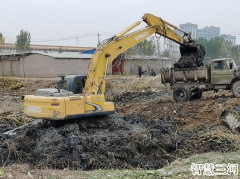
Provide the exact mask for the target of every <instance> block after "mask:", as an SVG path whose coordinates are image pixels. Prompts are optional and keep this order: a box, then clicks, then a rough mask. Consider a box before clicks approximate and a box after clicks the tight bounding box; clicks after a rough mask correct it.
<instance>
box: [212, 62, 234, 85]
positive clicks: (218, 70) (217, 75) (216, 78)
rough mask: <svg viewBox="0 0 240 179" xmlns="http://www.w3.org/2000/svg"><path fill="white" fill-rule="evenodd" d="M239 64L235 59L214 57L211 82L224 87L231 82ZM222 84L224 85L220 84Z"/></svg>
mask: <svg viewBox="0 0 240 179" xmlns="http://www.w3.org/2000/svg"><path fill="white" fill-rule="evenodd" d="M236 69H237V66H236V64H235V62H234V60H233V59H231V58H224V59H213V60H212V61H211V82H212V84H213V85H216V86H215V87H216V88H217V89H218V87H219V88H224V87H226V85H229V84H231V82H232V79H233V78H234V70H236ZM219 85H222V86H219Z"/></svg>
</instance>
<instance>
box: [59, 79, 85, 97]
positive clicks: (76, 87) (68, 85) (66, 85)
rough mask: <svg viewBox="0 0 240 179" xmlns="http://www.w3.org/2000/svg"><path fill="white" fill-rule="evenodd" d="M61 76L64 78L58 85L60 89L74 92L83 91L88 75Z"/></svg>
mask: <svg viewBox="0 0 240 179" xmlns="http://www.w3.org/2000/svg"><path fill="white" fill-rule="evenodd" d="M61 77H62V79H61V80H60V81H59V82H58V87H59V88H60V89H64V90H67V91H71V92H73V94H82V93H83V89H84V87H85V82H86V80H87V76H79V75H68V76H61Z"/></svg>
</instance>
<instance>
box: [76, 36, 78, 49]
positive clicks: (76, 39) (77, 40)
mask: <svg viewBox="0 0 240 179" xmlns="http://www.w3.org/2000/svg"><path fill="white" fill-rule="evenodd" d="M76 41H77V47H78V37H76Z"/></svg>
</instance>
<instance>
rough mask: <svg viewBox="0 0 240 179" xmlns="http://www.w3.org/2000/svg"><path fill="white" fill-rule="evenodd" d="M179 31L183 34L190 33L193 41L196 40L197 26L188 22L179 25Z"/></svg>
mask: <svg viewBox="0 0 240 179" xmlns="http://www.w3.org/2000/svg"><path fill="white" fill-rule="evenodd" d="M179 29H181V30H183V31H184V32H188V33H189V32H190V33H191V36H192V38H193V39H196V38H197V29H198V25H197V24H192V23H190V22H187V23H186V24H179ZM181 35H182V34H181Z"/></svg>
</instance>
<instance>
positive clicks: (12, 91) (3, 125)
mask: <svg viewBox="0 0 240 179" xmlns="http://www.w3.org/2000/svg"><path fill="white" fill-rule="evenodd" d="M11 80H13V81H11ZM35 80H36V79H35ZM35 80H22V79H8V80H6V79H5V82H4V83H5V84H6V81H8V82H7V83H9V85H5V91H7V92H5V93H2V95H1V97H0V101H1V103H0V113H1V120H0V166H9V165H12V164H27V165H29V166H30V167H31V168H53V169H55V168H56V169H64V168H69V169H72V170H79V169H81V170H93V169H124V168H125V169H133V168H144V169H158V168H161V167H163V166H166V165H168V164H169V163H170V162H172V161H174V160H175V159H178V158H187V157H189V156H191V155H192V154H195V153H205V152H210V151H220V152H230V151H237V150H239V148H240V139H239V130H238V128H237V129H234V130H232V129H230V128H229V126H228V125H226V123H224V122H223V120H222V118H223V116H224V115H225V113H227V112H228V111H231V110H234V109H236V107H237V110H236V111H238V106H239V99H237V98H233V96H232V94H231V93H230V92H228V91H220V92H218V93H214V92H211V91H210V92H204V93H203V97H202V99H201V100H196V101H189V102H185V103H175V102H174V100H173V98H172V96H171V90H170V89H169V88H168V87H164V86H163V85H161V84H159V83H160V77H159V76H157V77H152V78H149V77H144V78H141V79H139V78H137V77H134V76H133V77H119V76H117V77H110V78H109V80H108V81H109V88H108V92H107V98H108V99H109V100H114V101H115V104H116V114H114V115H110V116H107V117H102V118H95V119H89V120H91V121H96V120H98V121H100V122H102V123H103V125H102V127H100V128H96V127H95V126H94V125H93V126H88V125H87V121H82V122H79V121H78V122H75V121H71V122H70V123H68V124H66V125H65V126H63V127H59V128H54V127H52V126H51V125H50V123H49V122H47V121H42V120H38V123H37V124H32V125H28V126H27V127H23V128H22V129H19V130H17V132H16V133H15V134H12V135H6V134H3V133H4V132H6V131H9V130H11V129H14V128H16V127H18V126H21V125H24V124H27V123H28V122H30V121H31V120H32V119H30V118H27V117H25V116H24V115H23V112H22V107H23V101H22V100H21V95H23V94H26V93H33V92H34V91H35V90H36V89H38V88H41V87H42V86H43V85H44V86H46V87H53V86H54V85H55V83H56V80H37V82H36V81H35ZM9 81H10V82H9ZM14 81H16V82H18V83H19V84H21V85H18V87H16V88H14V87H13V85H14V83H15V82H14ZM0 82H1V80H0ZM110 89H111V90H110Z"/></svg>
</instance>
